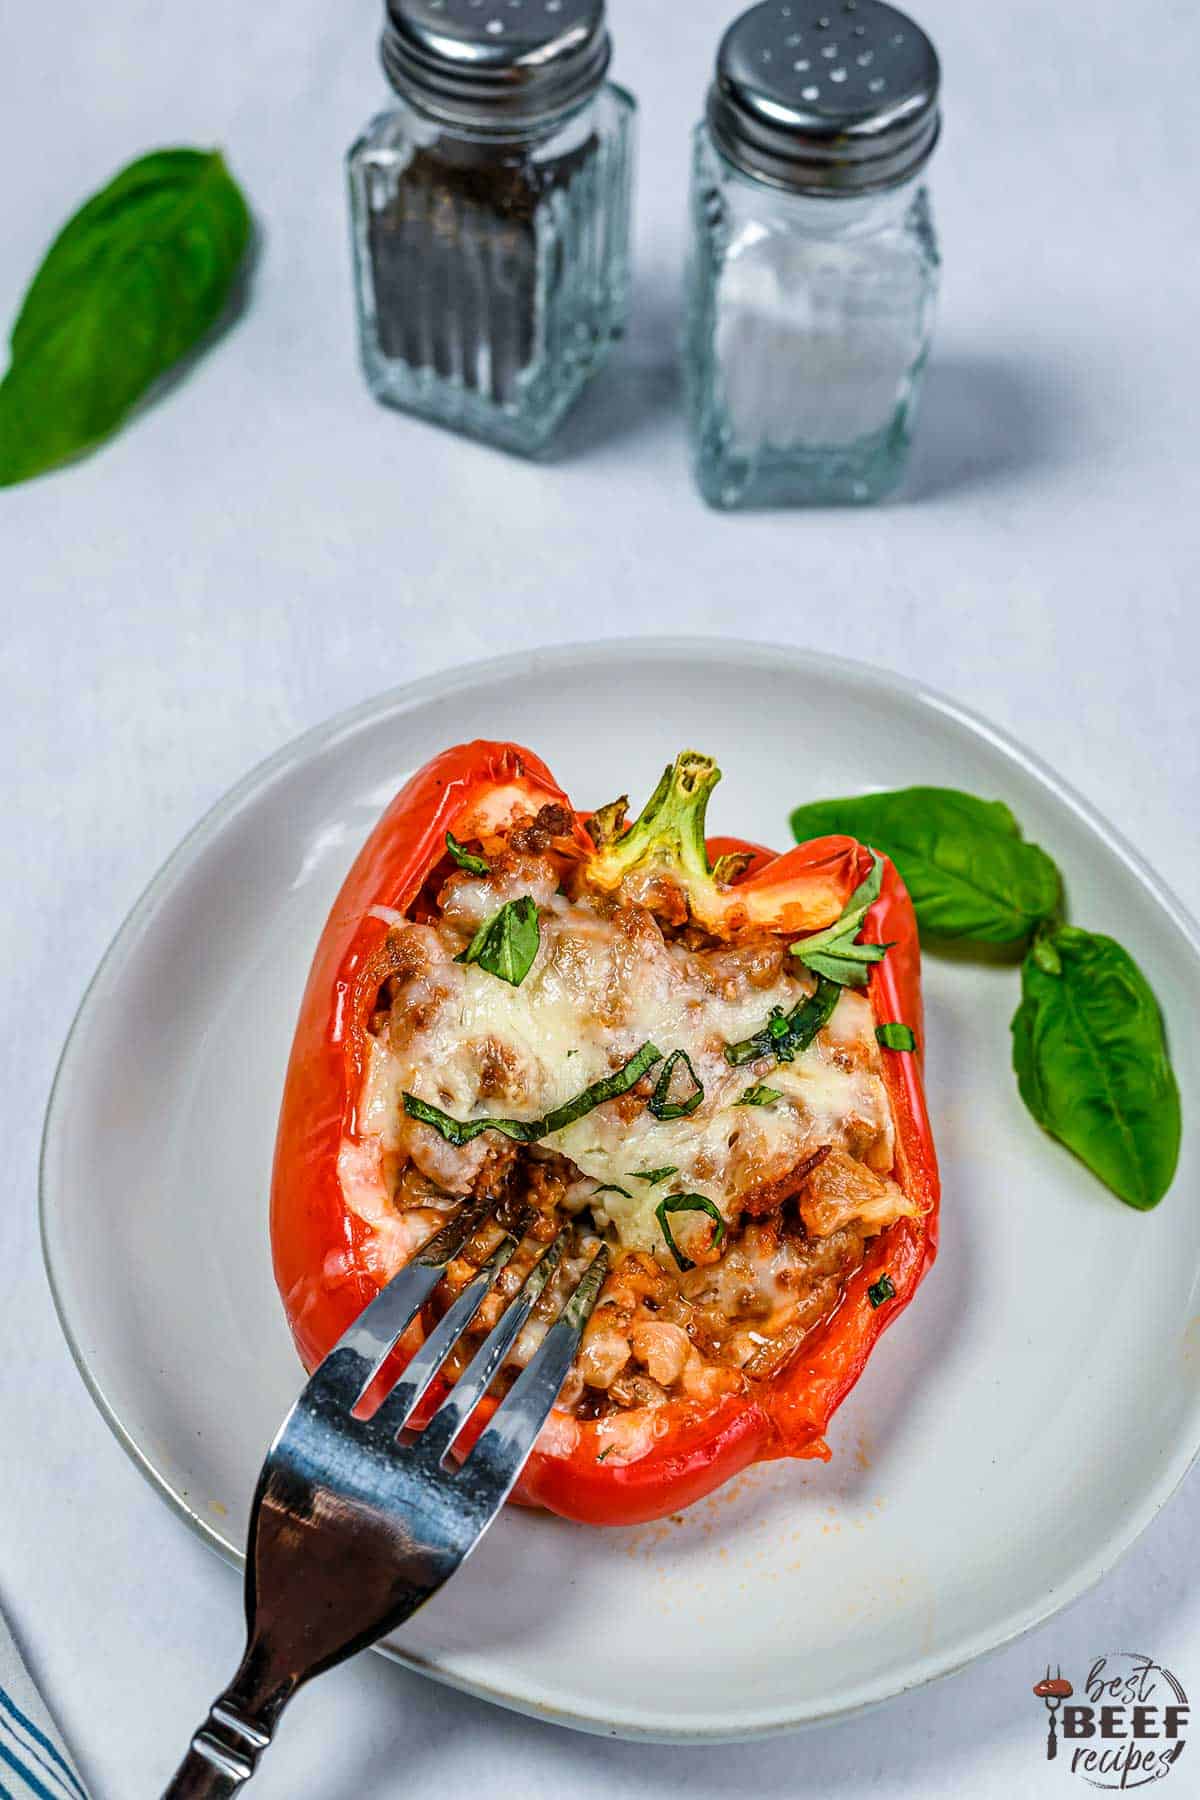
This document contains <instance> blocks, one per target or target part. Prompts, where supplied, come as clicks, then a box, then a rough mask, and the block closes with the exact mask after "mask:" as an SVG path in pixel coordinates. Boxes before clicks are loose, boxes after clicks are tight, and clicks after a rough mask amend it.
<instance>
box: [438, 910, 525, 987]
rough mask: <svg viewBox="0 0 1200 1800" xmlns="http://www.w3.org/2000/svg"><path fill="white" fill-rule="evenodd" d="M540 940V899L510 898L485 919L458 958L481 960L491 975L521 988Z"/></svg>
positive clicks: (472, 960)
mask: <svg viewBox="0 0 1200 1800" xmlns="http://www.w3.org/2000/svg"><path fill="white" fill-rule="evenodd" d="M540 943H541V926H540V925H539V924H538V909H537V901H536V900H534V899H533V898H532V896H531V895H529V894H525V895H523V896H522V898H521V899H520V900H506V901H505V903H504V905H503V906H502V907H501V908H500V911H499V912H498V913H493V915H492V917H491V918H490V919H485V921H484V923H483V924H482V925H481V926H480V927H479V930H478V931H477V932H476V933H475V936H474V937H473V938H472V939H471V941H470V943H469V944H468V945H467V947H466V949H465V950H464V951H463V952H462V955H461V956H456V957H455V959H454V960H455V962H460V963H478V964H479V966H480V968H481V969H486V970H487V972H488V974H489V975H496V976H498V977H499V979H500V980H501V981H507V982H508V984H509V986H510V987H520V985H521V983H522V982H523V981H524V979H525V977H526V976H527V975H528V973H529V971H530V969H532V967H533V963H534V958H535V957H536V956H537V953H538V945H539V944H540Z"/></svg>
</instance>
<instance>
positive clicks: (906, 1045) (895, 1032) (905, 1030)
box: [875, 1019, 917, 1050]
mask: <svg viewBox="0 0 1200 1800" xmlns="http://www.w3.org/2000/svg"><path fill="white" fill-rule="evenodd" d="M875 1036H876V1037H877V1038H878V1040H879V1042H880V1043H881V1044H882V1045H883V1047H884V1049H885V1050H915V1049H916V1047H917V1034H916V1032H915V1031H914V1030H913V1028H912V1026H911V1025H902V1024H901V1023H900V1021H899V1019H889V1020H888V1022H887V1024H886V1025H877V1026H876V1027H875Z"/></svg>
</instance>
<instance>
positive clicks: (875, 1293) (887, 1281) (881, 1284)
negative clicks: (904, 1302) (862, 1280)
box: [867, 1272, 896, 1308]
mask: <svg viewBox="0 0 1200 1800" xmlns="http://www.w3.org/2000/svg"><path fill="white" fill-rule="evenodd" d="M895 1298H896V1284H895V1282H894V1281H893V1280H892V1278H891V1276H890V1275H888V1274H887V1273H886V1272H885V1273H884V1274H882V1275H881V1276H880V1277H879V1280H878V1281H873V1282H872V1283H871V1285H870V1287H869V1288H868V1289H867V1299H868V1300H869V1301H870V1302H871V1305H872V1307H873V1308H878V1307H880V1306H882V1305H883V1303H884V1301H885V1300H894V1299H895Z"/></svg>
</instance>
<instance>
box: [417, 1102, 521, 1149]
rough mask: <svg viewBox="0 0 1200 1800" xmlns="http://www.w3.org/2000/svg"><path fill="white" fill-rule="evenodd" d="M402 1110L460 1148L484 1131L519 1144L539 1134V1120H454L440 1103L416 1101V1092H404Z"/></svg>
mask: <svg viewBox="0 0 1200 1800" xmlns="http://www.w3.org/2000/svg"><path fill="white" fill-rule="evenodd" d="M404 1110H405V1112H406V1113H407V1114H408V1116H409V1118H410V1119H419V1120H420V1122H421V1124H422V1125H432V1126H433V1128H434V1130H435V1131H440V1132H441V1134H442V1136H443V1137H444V1138H445V1140H446V1142H447V1143H448V1144H454V1145H455V1146H456V1147H458V1148H461V1147H462V1145H463V1144H469V1143H471V1141H472V1140H473V1139H474V1138H477V1137H479V1135H480V1134H481V1132H484V1131H499V1132H502V1133H503V1135H504V1136H505V1137H509V1138H513V1139H515V1140H516V1142H517V1143H518V1144H533V1143H536V1141H537V1139H538V1138H539V1137H540V1136H541V1135H542V1126H543V1124H544V1121H543V1120H542V1119H531V1120H528V1121H526V1120H524V1119H455V1118H452V1117H451V1116H450V1114H449V1113H448V1112H443V1111H442V1109H441V1107H440V1106H431V1105H430V1104H429V1101H428V1100H418V1098H417V1096H416V1095H415V1094H405V1096H404Z"/></svg>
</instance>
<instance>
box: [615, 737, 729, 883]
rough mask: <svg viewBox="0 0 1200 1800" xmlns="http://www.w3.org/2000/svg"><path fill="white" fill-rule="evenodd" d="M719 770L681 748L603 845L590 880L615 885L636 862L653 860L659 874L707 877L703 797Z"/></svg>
mask: <svg viewBox="0 0 1200 1800" xmlns="http://www.w3.org/2000/svg"><path fill="white" fill-rule="evenodd" d="M720 779H721V771H720V769H718V767H717V765H716V764H715V763H714V762H713V760H712V758H711V756H702V755H701V754H700V752H699V751H698V750H682V751H681V752H680V754H679V755H678V756H677V757H676V758H675V761H674V762H673V763H672V764H671V765H670V767H669V768H667V769H664V770H663V774H662V779H661V781H660V782H659V783H658V786H657V787H656V788H655V790H654V792H653V793H652V794H651V796H650V798H649V799H648V800H647V802H646V804H645V806H644V807H643V808H642V810H641V812H640V813H639V814H638V817H637V818H636V819H635V820H634V822H633V824H632V825H631V826H630V827H629V830H628V831H626V832H625V833H624V834H623V835H622V836H621V837H619V838H618V839H617V841H616V842H615V843H613V844H609V845H607V846H605V848H604V849H603V850H602V851H601V852H600V854H599V856H598V858H597V860H596V862H595V863H593V865H592V867H593V877H595V876H596V875H599V876H600V877H601V883H602V885H603V886H605V887H608V886H609V885H610V884H615V883H616V882H617V881H619V880H621V879H622V878H623V877H624V876H625V875H628V874H629V873H630V871H631V870H633V869H635V868H637V867H638V865H639V864H641V863H646V862H653V864H654V866H655V868H656V869H661V870H662V871H663V872H664V873H669V872H672V871H678V872H679V873H680V874H682V875H690V876H691V877H692V878H693V879H698V880H703V881H707V880H709V879H710V878H711V873H712V871H711V869H710V867H709V861H708V851H707V850H706V848H705V844H704V820H705V815H706V813H707V811H708V799H709V795H710V794H711V793H712V791H713V789H714V788H715V787H716V785H717V783H718V781H720Z"/></svg>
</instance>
